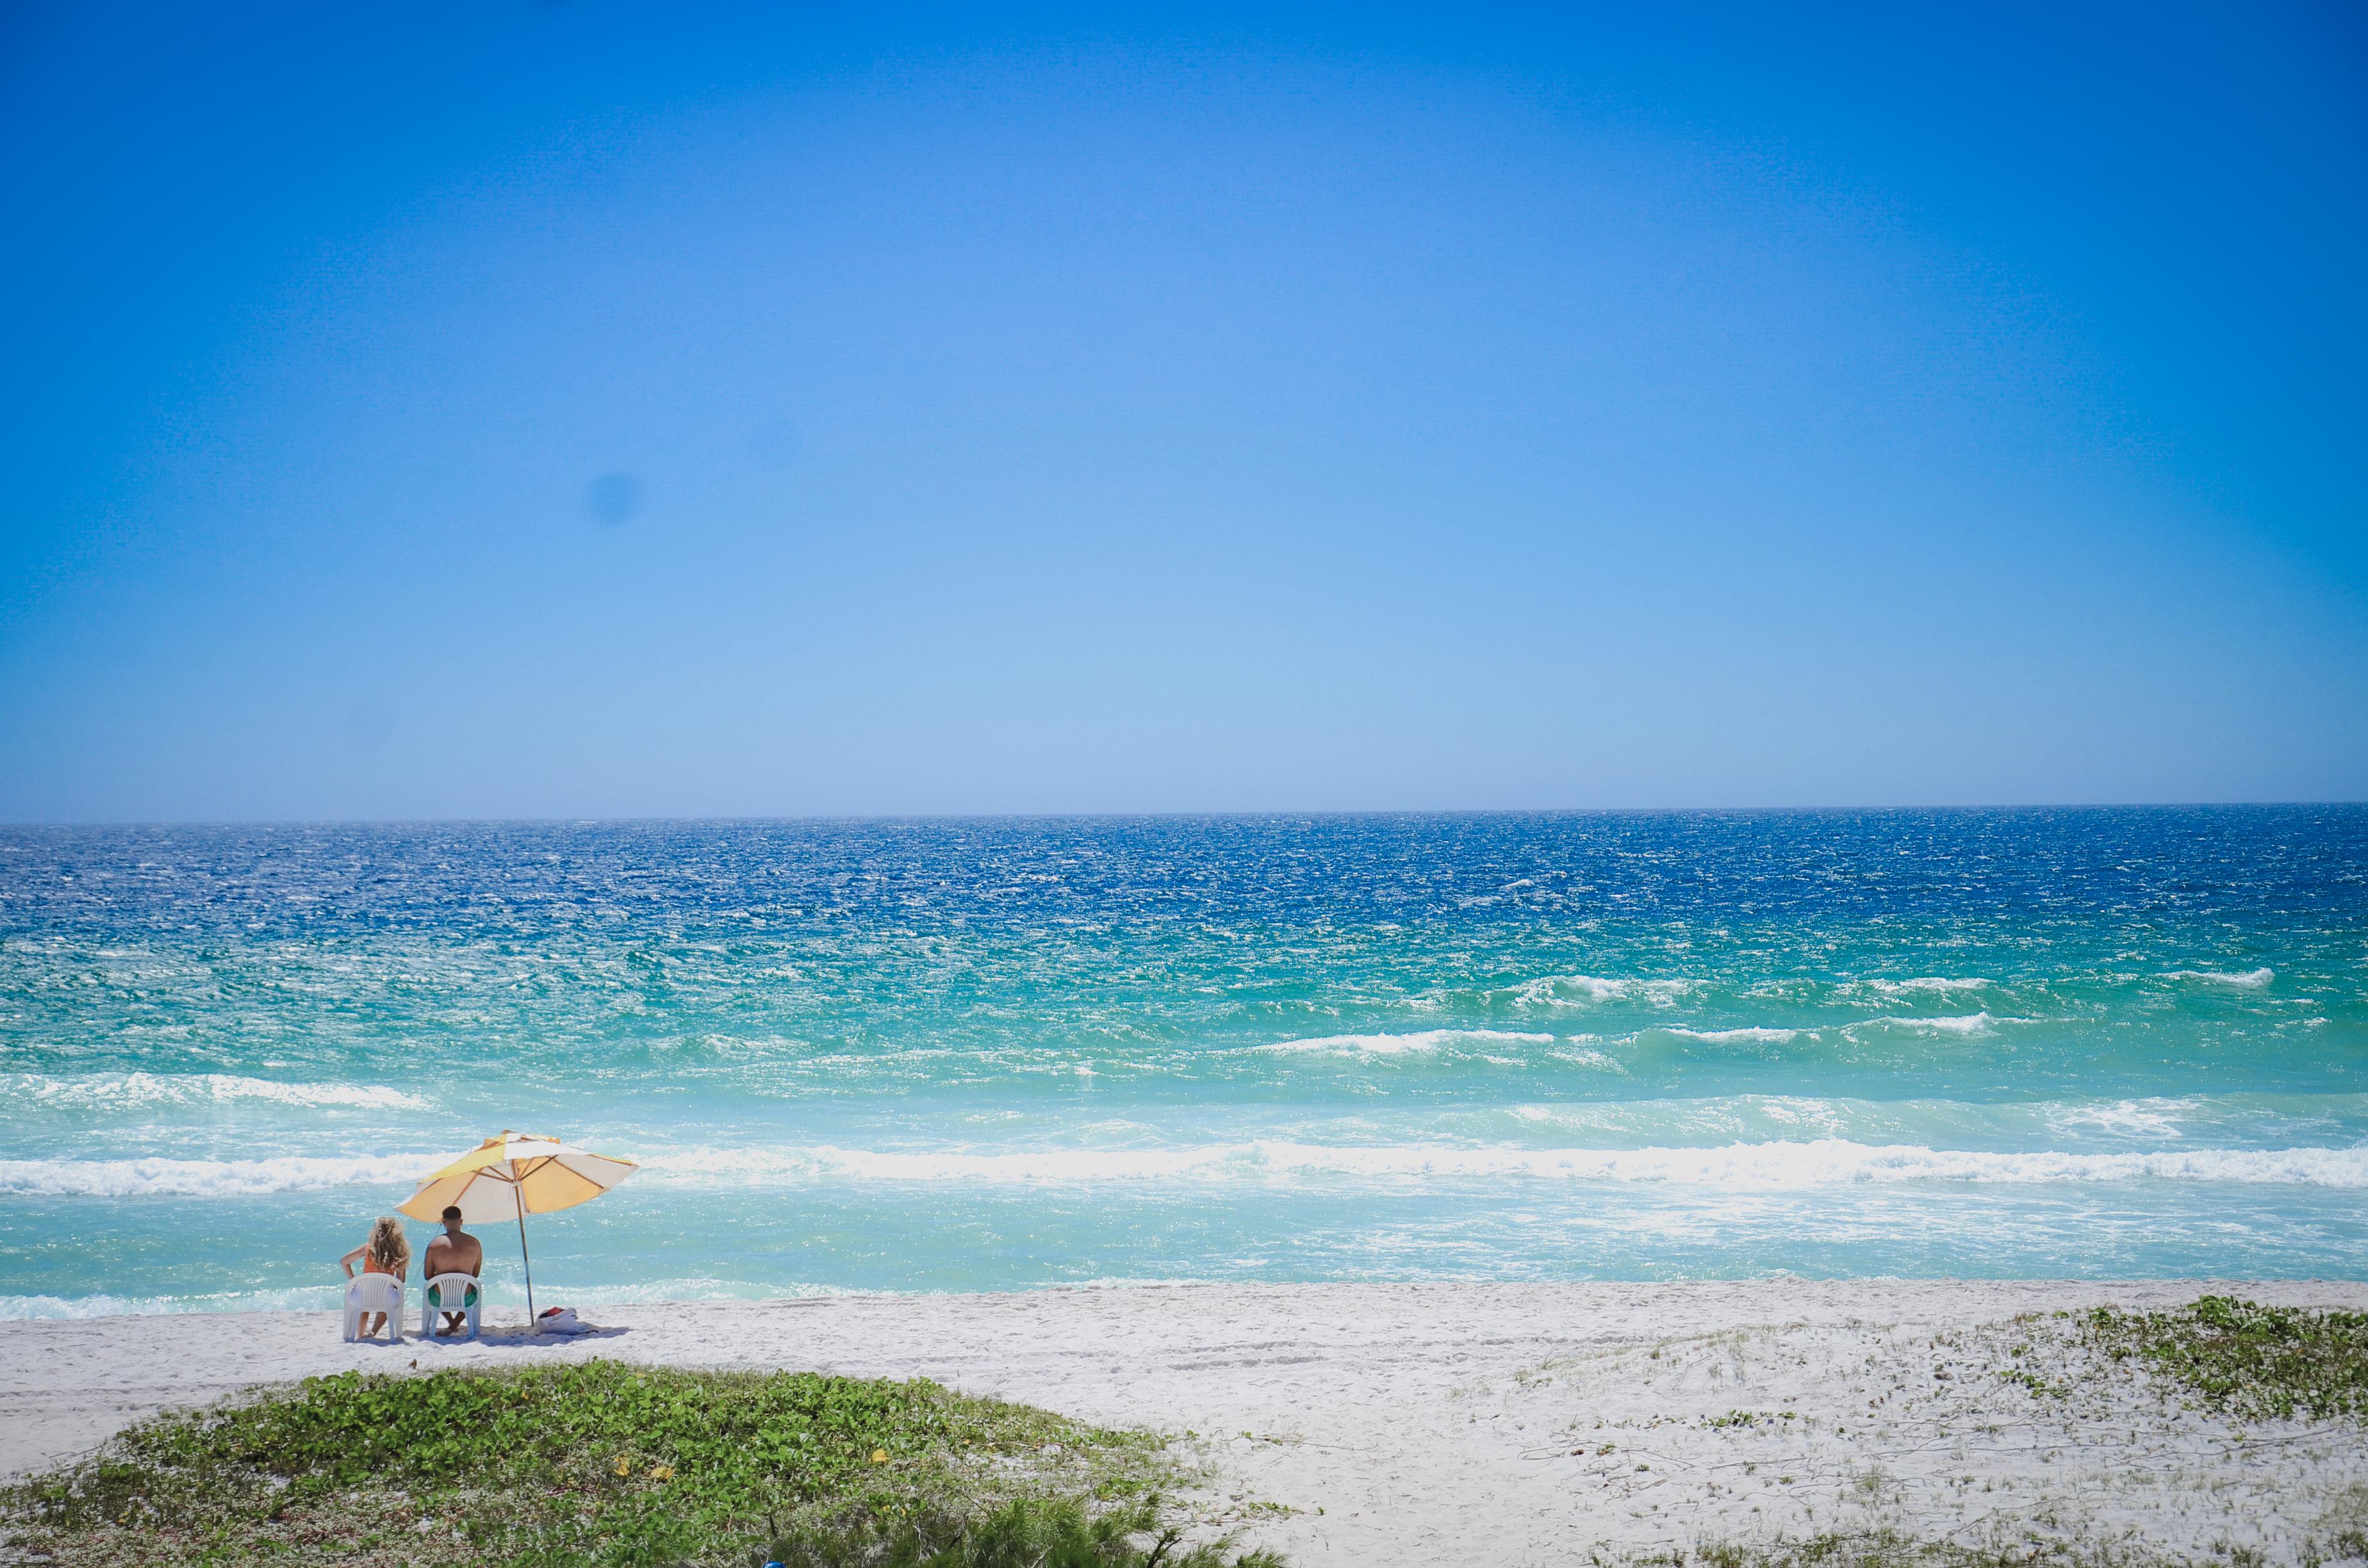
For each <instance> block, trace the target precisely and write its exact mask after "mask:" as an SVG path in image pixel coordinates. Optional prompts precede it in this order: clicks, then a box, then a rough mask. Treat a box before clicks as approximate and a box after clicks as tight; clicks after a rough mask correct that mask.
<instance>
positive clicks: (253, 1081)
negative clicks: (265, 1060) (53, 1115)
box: [0, 1073, 429, 1110]
mask: <svg viewBox="0 0 2368 1568" xmlns="http://www.w3.org/2000/svg"><path fill="white" fill-rule="evenodd" d="M0 1094H5V1095H7V1096H10V1097H12V1098H15V1099H19V1100H28V1101H31V1102H33V1103H35V1104H39V1105H56V1106H74V1107H78V1108H79V1107H89V1108H119V1107H120V1108H134V1107H141V1106H154V1105H200V1104H209V1103H211V1104H222V1103H225V1102H228V1101H232V1100H263V1101H268V1102H272V1103H275V1104H279V1105H285V1106H302V1107H307V1108H329V1107H334V1108H352V1109H358V1110H427V1109H428V1108H429V1105H428V1102H427V1101H426V1100H423V1099H421V1098H420V1097H419V1096H416V1095H407V1094H404V1092H403V1091H402V1090H400V1089H393V1088H388V1087H387V1086H385V1085H380V1084H301V1083H300V1084H289V1083H281V1082H279V1080H277V1079H272V1078H247V1077H241V1076H238V1075H236V1074H229V1073H189V1074H169V1073H91V1074H75V1075H74V1076H70V1077H62V1076H53V1075H51V1074H44V1073H11V1074H6V1075H5V1076H0Z"/></svg>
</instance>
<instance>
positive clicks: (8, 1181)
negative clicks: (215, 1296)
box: [0, 1139, 2368, 1198]
mask: <svg viewBox="0 0 2368 1568" xmlns="http://www.w3.org/2000/svg"><path fill="white" fill-rule="evenodd" d="M436 1158H437V1156H433V1155H377V1156H366V1157H360V1158H354V1159H330V1158H320V1157H311V1156H302V1157H289V1158H283V1159H277V1160H0V1195H7V1196H16V1197H97V1198H142V1197H161V1196H194V1197H244V1196H252V1195H256V1194H264V1193H283V1192H303V1191H318V1190H326V1189H329V1188H333V1187H380V1188H382V1189H383V1188H400V1187H404V1186H407V1185H408V1184H410V1183H411V1182H413V1181H415V1180H416V1179H417V1178H418V1177H419V1176H421V1175H423V1174H425V1172H426V1171H427V1169H428V1168H430V1167H431V1166H432V1165H433V1164H434V1163H435V1159H436ZM642 1176H643V1180H647V1181H655V1182H661V1183H666V1184H668V1185H679V1186H709V1187H717V1186H720V1187H797V1186H803V1185H808V1184H812V1183H816V1182H825V1181H871V1182H914V1183H924V1182H966V1183H974V1184H981V1185H1034V1184H1077V1185H1088V1184H1095V1183H1110V1182H1164V1181H1200V1182H1265V1183H1277V1182H1281V1183H1289V1182H1293V1181H1299V1180H1308V1179H1315V1180H1323V1179H1339V1180H1421V1179H1425V1178H1460V1177H1510V1178H1538V1179H1565V1180H1587V1181H1619V1182H1666V1183H1670V1184H1674V1185H1680V1186H1698V1187H1753V1188H1763V1187H1832V1186H1844V1185H1852V1184H1862V1183H1888V1182H1902V1181H1952V1182H1997V1183H2013V1182H2024V1183H2028V1182H2066V1181H2218V1182H2240V1183H2248V1184H2253V1183H2267V1182H2280V1183H2292V1184H2297V1185H2303V1186H2312V1187H2368V1145H2362V1146H2360V1147H2354V1148H2349V1149H2336V1148H2292V1149H2193V1150H2179V1151H2169V1150H2161V1151H2149V1152H2146V1153H2066V1152H2063V1151H2058V1150H2036V1151H2029V1152H2021V1153H1998V1152H1992V1151H1985V1150H1951V1149H1931V1148H1927V1147H1925V1146H1923V1145H1920V1144H1872V1143H1859V1142H1850V1141H1847V1140H1842V1139H1818V1140H1814V1141H1805V1142H1758V1143H1744V1142H1736V1143H1728V1144H1725V1145H1720V1146H1716V1147H1706V1148H1668V1147H1658V1146H1656V1147H1648V1148H1641V1149H1589V1148H1565V1149H1536V1148H1522V1147H1510V1146H1494V1145H1482V1146H1461V1145H1443V1144H1330V1143H1303V1142H1291V1141H1287V1140H1255V1141H1247V1142H1233V1143H1210V1144H1193V1145H1187V1146H1183V1147H1178V1148H1138V1149H1076V1148H1070V1149H1030V1150H1006V1151H998V1152H993V1153H981V1152H974V1151H969V1150H920V1151H895V1150H869V1149H847V1148H840V1147H837V1146H836V1145H832V1144H815V1145H808V1146H803V1147H786V1148H746V1149H682V1150H674V1151H659V1152H654V1153H650V1154H649V1155H648V1157H647V1158H646V1159H645V1161H644V1163H643V1173H642Z"/></svg>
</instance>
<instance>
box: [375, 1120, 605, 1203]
mask: <svg viewBox="0 0 2368 1568" xmlns="http://www.w3.org/2000/svg"><path fill="white" fill-rule="evenodd" d="M640 1168H641V1167H640V1166H638V1165H634V1164H633V1162H632V1161H631V1160H623V1159H619V1158H618V1157H616V1156H615V1155H613V1154H595V1153H591V1152H589V1151H588V1150H584V1149H578V1148H576V1147H575V1145H574V1144H572V1143H562V1142H558V1141H557V1140H556V1139H552V1138H529V1137H527V1136H525V1135H523V1134H521V1133H517V1132H507V1131H505V1132H503V1133H502V1134H500V1135H499V1136H498V1137H494V1138H488V1139H486V1140H485V1141H484V1142H483V1143H480V1144H478V1145H477V1147H475V1148H473V1149H472V1150H470V1151H469V1152H468V1153H465V1154H463V1155H461V1157H460V1158H459V1159H457V1160H455V1161H453V1162H452V1163H451V1164H450V1165H446V1166H445V1167H444V1168H443V1169H442V1170H440V1171H438V1172H436V1173H435V1174H434V1175H432V1176H428V1177H427V1178H426V1179H425V1180H423V1181H421V1182H420V1184H419V1190H418V1191H416V1192H415V1193H413V1194H412V1195H411V1197H410V1199H408V1200H407V1201H406V1202H404V1205H403V1211H404V1213H405V1214H408V1215H410V1216H411V1217H412V1218H413V1219H415V1220H437V1219H441V1218H442V1217H443V1214H444V1210H447V1209H450V1208H458V1209H459V1210H461V1221H462V1222H463V1223H466V1224H471V1225H490V1224H493V1223H495V1222H496V1221H504V1220H517V1219H522V1218H524V1217H525V1216H526V1215H529V1214H551V1213H555V1212H557V1211H558V1210H562V1209H573V1208H575V1206H576V1205H577V1204H579V1203H589V1202H590V1201H591V1200H592V1199H596V1198H598V1197H599V1196H600V1195H601V1194H602V1193H604V1192H606V1191H608V1190H609V1188H610V1187H614V1186H616V1185H617V1184H618V1183H619V1182H620V1181H623V1180H624V1179H625V1178H626V1177H627V1176H632V1174H633V1173H634V1172H635V1171H636V1170H638V1169H640Z"/></svg>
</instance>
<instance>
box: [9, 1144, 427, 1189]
mask: <svg viewBox="0 0 2368 1568" xmlns="http://www.w3.org/2000/svg"><path fill="white" fill-rule="evenodd" d="M449 1157H450V1156H449V1155H437V1154H360V1155H355V1156H353V1157H351V1158H337V1157H322V1156H317V1155H306V1154H291V1155H285V1156H282V1157H280V1158H279V1159H271V1160H161V1159H158V1160H0V1194H5V1195H9V1196H17V1197H28V1198H34V1197H38V1198H148V1197H165V1196H174V1197H198V1198H246V1197H253V1196H255V1195H256V1194H260V1193H270V1192H320V1191H324V1190H326V1189H328V1188H330V1187H405V1186H408V1185H410V1184H411V1183H412V1182H415V1181H416V1180H418V1179H419V1178H420V1177H421V1176H425V1175H427V1173H428V1172H429V1171H431V1170H434V1169H435V1168H436V1166H437V1165H438V1162H439V1161H440V1160H442V1159H446V1158H449Z"/></svg>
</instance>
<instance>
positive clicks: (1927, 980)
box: [1867, 975, 1990, 995]
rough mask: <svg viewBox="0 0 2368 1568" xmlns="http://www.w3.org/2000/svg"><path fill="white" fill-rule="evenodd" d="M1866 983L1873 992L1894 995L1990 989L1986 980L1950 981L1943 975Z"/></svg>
mask: <svg viewBox="0 0 2368 1568" xmlns="http://www.w3.org/2000/svg"><path fill="white" fill-rule="evenodd" d="M1867 985H1868V986H1869V987H1870V988H1872V989H1873V990H1876V991H1881V992H1884V993H1886V994H1895V995H1896V994H1898V993H1900V992H1903V991H1908V992H1914V991H1925V992H1933V991H1937V992H1942V993H1947V992H1952V991H1987V990H1988V989H1989V987H1990V982H1988V981H1987V980H1976V979H1964V980H1952V979H1950V978H1948V977H1946V976H1943V975H1926V976H1924V977H1922V978H1920V979H1917V980H1870V981H1868V982H1867Z"/></svg>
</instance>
